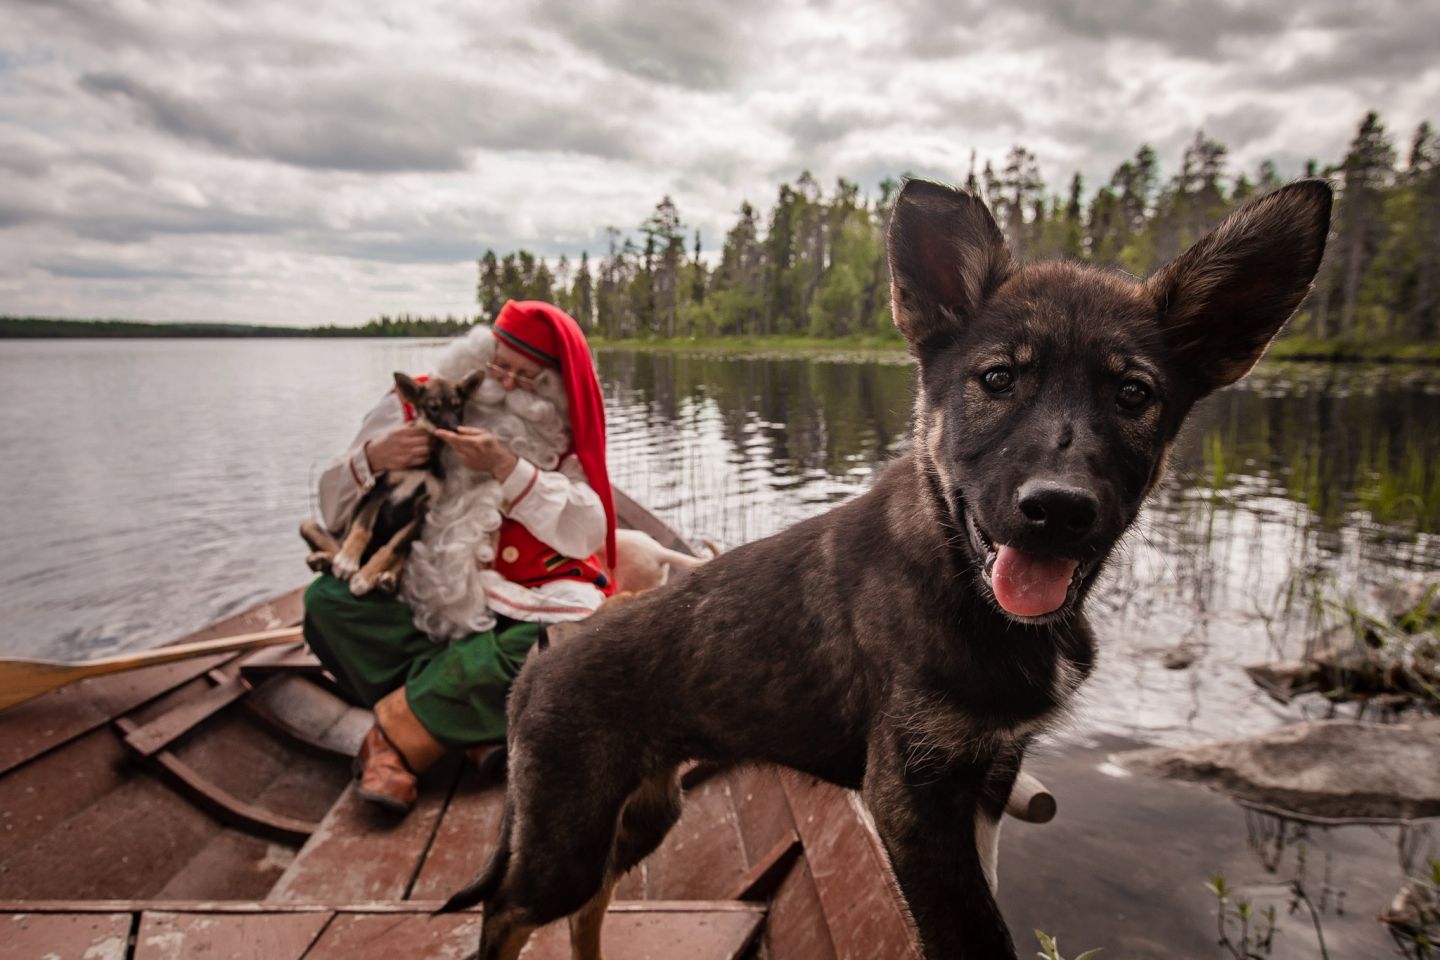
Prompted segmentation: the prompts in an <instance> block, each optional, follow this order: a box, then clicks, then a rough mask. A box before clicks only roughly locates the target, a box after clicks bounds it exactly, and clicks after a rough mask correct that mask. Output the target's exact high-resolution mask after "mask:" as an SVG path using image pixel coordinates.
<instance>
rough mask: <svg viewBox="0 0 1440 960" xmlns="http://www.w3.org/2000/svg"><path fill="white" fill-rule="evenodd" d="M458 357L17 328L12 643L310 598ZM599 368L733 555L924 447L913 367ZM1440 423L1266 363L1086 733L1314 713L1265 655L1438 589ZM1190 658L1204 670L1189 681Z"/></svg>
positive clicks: (648, 357)
mask: <svg viewBox="0 0 1440 960" xmlns="http://www.w3.org/2000/svg"><path fill="white" fill-rule="evenodd" d="M438 349H439V343H438V342H435V341H393V340H348V341H347V340H338V341H337V340H260V341H248V340H91V341H44V342H19V341H7V342H0V383H3V384H4V386H5V388H6V392H7V394H8V395H9V396H10V398H11V412H10V415H9V416H8V417H6V418H4V420H3V421H0V452H3V459H0V504H3V517H4V523H3V529H0V538H3V541H0V542H3V546H4V549H3V551H0V611H3V614H0V616H3V623H4V627H5V631H4V640H3V641H0V649H3V650H4V652H6V653H8V654H12V655H25V656H49V657H59V658H79V657H85V656H92V655H96V654H101V653H109V652H115V651H118V650H129V649H137V648H143V647H149V646H153V645H155V644H157V643H161V642H164V641H167V640H170V639H173V638H174V637H176V636H178V635H180V634H183V633H185V632H186V631H188V630H191V629H194V628H196V627H199V626H202V625H203V624H205V623H208V622H209V621H211V620H214V619H216V618H217V617H221V616H224V615H226V614H228V613H232V612H234V611H236V610H238V609H241V608H243V607H245V606H247V605H249V604H251V603H254V602H256V601H258V600H261V599H263V598H265V597H267V596H271V595H273V594H275V593H278V592H280V591H283V590H285V589H288V588H291V587H294V586H296V585H298V584H300V583H303V582H304V581H305V579H306V577H307V575H308V574H307V571H306V570H305V567H304V565H303V562H302V561H303V556H304V547H303V545H302V543H301V541H300V539H299V537H298V536H297V535H296V532H295V530H296V526H297V524H298V522H299V521H300V519H301V518H302V517H304V516H306V515H308V514H309V513H310V512H311V510H312V509H313V494H312V490H313V486H314V480H315V477H316V475H317V474H318V472H319V471H320V470H321V469H322V468H323V466H324V465H325V463H326V462H327V460H328V459H329V458H331V457H333V456H335V455H336V454H337V453H338V452H339V451H341V450H342V449H344V448H345V446H346V445H347V444H348V442H349V440H350V438H351V436H352V435H353V432H354V430H355V428H356V426H357V425H358V423H359V419H360V416H361V415H362V414H363V412H364V411H365V410H366V409H368V408H369V407H370V406H371V405H372V404H373V403H374V402H375V401H376V400H377V399H378V397H379V396H380V395H381V393H382V392H383V391H384V390H385V389H386V384H387V383H388V382H389V379H390V372H391V371H392V370H396V369H404V370H409V371H414V372H420V371H424V370H426V369H427V368H428V365H429V362H430V360H431V359H432V358H433V357H434V355H435V354H436V352H437V351H438ZM598 363H599V368H600V373H601V380H602V382H603V384H604V389H605V395H606V401H607V405H608V410H609V417H610V451H611V452H610V460H611V470H612V477H613V479H614V482H615V483H616V484H617V485H619V486H620V487H622V488H623V489H625V490H626V491H628V492H629V493H630V494H632V495H633V496H635V497H636V498H637V499H639V500H640V501H641V502H642V503H645V504H647V505H648V506H649V507H650V508H651V509H653V510H654V511H655V512H656V513H657V514H659V515H660V516H661V517H663V518H664V519H665V520H667V521H669V522H670V523H671V524H672V525H674V526H675V527H676V529H678V530H680V531H682V533H684V534H686V535H688V536H691V537H697V538H698V537H701V536H705V537H711V538H713V539H715V540H716V541H718V542H719V543H720V544H721V545H722V546H734V545H736V544H739V543H743V542H746V541H749V540H752V539H755V538H758V537H763V536H765V535H767V534H770V533H773V532H775V531H777V530H779V529H781V528H783V527H785V526H786V525H788V524H790V523H793V522H794V521H796V520H799V519H802V518H804V517H807V516H811V515H813V514H815V513H818V512H820V511H823V510H825V509H826V508H827V507H828V506H829V505H831V504H833V503H835V502H837V501H839V500H842V499H844V498H846V497H849V496H851V495H853V494H855V493H856V492H857V491H860V490H862V489H863V488H864V487H865V485H866V484H867V483H868V482H869V480H870V477H871V476H872V473H873V471H874V469H875V467H876V465H877V464H878V463H880V462H882V461H884V460H886V459H887V458H890V457H893V456H894V455H895V454H896V453H898V452H899V451H901V450H903V449H904V447H905V445H906V443H907V442H908V441H907V425H908V421H909V416H910V400H911V388H912V379H913V368H912V367H911V366H910V365H909V364H908V363H905V362H904V361H903V360H902V359H901V358H899V357H896V358H891V359H888V360H876V359H854V358H851V359H846V358H843V357H837V358H826V359H823V360H818V359H796V358H773V357H772V358H766V357H748V358H734V357H718V356H705V355H695V354H673V353H647V352H637V351H625V350H605V351H601V352H600V353H599V358H598ZM1437 423H1440V371H1436V370H1434V369H1428V370H1427V369H1422V368H1400V367H1394V368H1379V367H1377V368H1355V367H1332V366H1323V365H1311V366H1292V367H1267V368H1263V369H1262V370H1261V371H1259V372H1257V374H1256V375H1254V376H1252V377H1251V378H1250V379H1249V380H1247V381H1246V382H1245V383H1244V384H1242V385H1241V386H1238V387H1235V388H1231V389H1229V390H1227V391H1225V392H1224V393H1222V394H1220V395H1219V396H1217V397H1215V398H1212V399H1211V400H1210V401H1208V402H1207V403H1206V404H1205V405H1204V406H1202V407H1201V408H1200V409H1199V410H1198V411H1197V415H1196V416H1195V417H1194V418H1193V421H1192V423H1191V425H1190V427H1189V429H1188V430H1187V432H1186V434H1185V435H1184V437H1183V439H1182V442H1181V443H1180V444H1179V445H1178V446H1177V449H1176V452H1175V456H1174V460H1173V465H1172V469H1171V471H1170V473H1169V477H1168V479H1167V481H1166V484H1165V486H1164V487H1163V489H1162V490H1161V491H1160V493H1159V495H1158V496H1157V497H1156V498H1155V500H1154V501H1153V503H1152V504H1151V506H1150V507H1149V508H1147V510H1146V512H1145V514H1144V516H1143V518H1142V521H1141V522H1140V524H1139V525H1138V529H1137V530H1136V531H1134V532H1133V533H1132V534H1131V535H1130V537H1129V539H1128V541H1127V543H1126V546H1125V548H1124V551H1123V556H1122V558H1121V559H1120V561H1119V562H1117V563H1115V564H1113V565H1112V569H1111V572H1110V573H1109V574H1108V575H1107V580H1106V582H1105V583H1104V584H1103V585H1102V587H1101V588H1100V589H1098V590H1096V591H1095V593H1094V595H1093V596H1094V598H1095V599H1094V601H1093V602H1092V606H1091V611H1092V617H1093V618H1094V620H1095V621H1096V625H1097V628H1098V631H1099V634H1100V637H1101V639H1102V660H1101V664H1100V669H1099V671H1098V673H1097V675H1096V676H1095V678H1094V679H1093V680H1092V681H1091V683H1089V684H1088V685H1087V687H1086V689H1085V697H1084V705H1083V706H1082V708H1081V711H1080V714H1079V715H1078V717H1077V720H1076V722H1075V724H1074V725H1072V727H1071V728H1070V729H1069V730H1068V731H1067V733H1066V734H1065V736H1067V737H1072V738H1079V739H1082V740H1083V739H1086V738H1091V737H1095V736H1101V735H1119V736H1125V737H1133V738H1136V739H1142V740H1147V741H1152V742H1161V743H1174V742H1187V741H1192V740H1195V739H1201V738H1204V737H1209V736H1216V735H1226V734H1231V733H1234V732H1245V731H1249V730H1256V729H1266V728H1269V727H1272V726H1274V725H1275V724H1276V723H1277V722H1279V721H1281V720H1285V719H1289V718H1292V717H1298V716H1300V715H1301V712H1302V711H1303V710H1305V709H1308V708H1307V707H1305V706H1303V705H1302V706H1300V707H1294V708H1281V707H1279V706H1277V705H1275V704H1273V703H1271V702H1270V701H1269V700H1268V699H1267V698H1265V697H1263V696H1262V695H1260V694H1259V693H1258V692H1256V691H1255V690H1253V689H1252V688H1251V686H1250V684H1249V682H1248V681H1247V680H1246V679H1245V677H1244V675H1243V674H1242V673H1241V667H1242V666H1243V665H1245V664H1247V663H1251V662H1255V661H1259V660H1266V659H1275V658H1278V657H1280V656H1283V655H1286V654H1290V655H1294V654H1295V653H1298V652H1299V651H1300V649H1302V647H1303V644H1304V642H1305V640H1306V638H1307V637H1309V636H1311V635H1312V634H1313V633H1314V630H1315V628H1316V622H1315V617H1316V611H1315V608H1314V603H1313V601H1314V600H1315V599H1316V598H1321V599H1322V600H1324V601H1326V602H1328V601H1332V600H1333V601H1341V600H1346V601H1348V600H1355V601H1358V602H1360V603H1362V604H1365V603H1369V602H1370V601H1369V600H1368V599H1367V598H1369V597H1370V596H1371V594H1372V592H1373V591H1374V590H1375V589H1377V588H1380V587H1383V586H1386V585H1393V584H1397V583H1427V582H1428V583H1433V582H1436V581H1437V580H1440V430H1437V428H1436V424H1437ZM1322 612H1323V611H1322ZM1177 650H1184V651H1185V652H1187V654H1188V655H1190V656H1193V657H1194V663H1193V665H1192V666H1190V667H1189V668H1188V669H1184V670H1170V669H1167V668H1166V667H1165V665H1164V662H1165V660H1166V658H1167V656H1168V655H1170V654H1171V653H1173V652H1175V651H1177Z"/></svg>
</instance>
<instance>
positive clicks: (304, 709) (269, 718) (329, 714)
mask: <svg viewBox="0 0 1440 960" xmlns="http://www.w3.org/2000/svg"><path fill="white" fill-rule="evenodd" d="M246 666H248V664H246ZM241 673H242V675H244V676H246V677H249V676H250V675H251V674H250V673H249V671H248V670H246V669H245V667H244V666H242V667H241ZM245 706H246V707H247V708H249V709H250V710H252V711H253V712H254V713H255V714H256V715H257V716H259V717H261V718H262V719H264V720H265V722H266V723H268V724H270V725H271V726H272V727H274V728H275V729H277V730H279V731H281V732H282V733H284V734H285V735H286V736H287V737H289V738H291V739H292V740H295V741H296V742H297V743H301V744H304V745H305V746H306V747H307V748H309V749H311V750H314V751H317V752H319V753H330V754H338V755H340V756H344V757H353V756H355V754H356V753H358V752H359V750H360V741H361V740H363V739H364V738H365V734H366V733H367V732H368V731H369V730H370V726H371V724H373V723H374V722H375V715H374V714H372V713H371V712H370V711H369V710H363V709H361V708H360V707H357V706H355V705H353V704H351V703H347V702H346V701H345V700H343V699H341V698H340V697H338V696H336V695H335V694H334V693H332V692H331V691H330V690H328V689H326V688H325V687H322V686H319V685H318V684H316V683H313V682H311V681H310V680H309V679H307V678H305V677H303V676H298V675H294V674H290V675H276V676H271V677H270V678H269V679H266V680H264V681H263V682H261V683H259V684H258V685H257V686H256V687H255V689H254V690H253V691H252V692H251V694H250V696H248V697H246V698H245Z"/></svg>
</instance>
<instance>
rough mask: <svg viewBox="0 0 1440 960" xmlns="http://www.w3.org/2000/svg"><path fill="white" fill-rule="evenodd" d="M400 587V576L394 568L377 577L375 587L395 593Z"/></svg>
mask: <svg viewBox="0 0 1440 960" xmlns="http://www.w3.org/2000/svg"><path fill="white" fill-rule="evenodd" d="M399 588H400V577H399V576H398V575H397V574H396V573H395V571H394V570H386V571H385V572H384V573H382V574H380V576H378V577H376V578H375V589H376V590H382V591H384V592H385V593H394V592H395V591H396V590H398V589H399Z"/></svg>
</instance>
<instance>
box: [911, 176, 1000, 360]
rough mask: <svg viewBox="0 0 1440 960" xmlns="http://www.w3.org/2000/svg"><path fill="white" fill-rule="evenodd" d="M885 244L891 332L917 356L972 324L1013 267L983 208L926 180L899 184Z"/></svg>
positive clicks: (993, 224) (954, 192) (960, 192)
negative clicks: (937, 340)
mask: <svg viewBox="0 0 1440 960" xmlns="http://www.w3.org/2000/svg"><path fill="white" fill-rule="evenodd" d="M886 242H887V246H888V247H889V256H890V304H891V310H892V311H893V313H894V316H895V326H896V327H898V328H899V329H900V332H901V333H902V334H904V336H905V339H906V340H907V341H909V344H910V352H911V353H913V354H915V355H916V356H919V355H920V354H921V353H922V352H923V347H924V345H925V343H926V342H927V341H929V340H932V339H934V338H936V337H938V336H941V335H943V334H946V333H948V332H952V331H954V330H955V329H956V328H957V327H958V326H959V325H960V324H963V323H964V322H965V321H966V320H969V319H970V318H972V317H973V316H974V315H975V313H976V311H978V310H979V308H980V305H981V304H982V303H984V302H985V299H986V298H987V297H989V296H990V294H991V293H993V292H994V291H995V289H996V288H997V287H998V286H1000V284H1001V283H1003V282H1004V281H1005V278H1006V277H1008V276H1009V275H1010V273H1011V271H1012V269H1013V267H1012V264H1011V261H1010V251H1009V250H1007V249H1006V247H1005V237H1004V235H1003V234H1001V232H1000V228H999V227H998V226H996V225H995V219H994V218H993V217H991V216H990V211H989V210H987V209H985V204H984V203H982V202H981V201H980V200H979V199H977V198H975V197H972V196H971V195H970V194H968V193H965V192H963V191H961V190H955V189H953V188H951V187H947V186H944V185H942V184H939V183H931V182H930V181H928V180H910V181H907V182H906V184H905V187H904V189H902V190H901V191H900V196H898V197H897V198H896V199H895V208H894V211H893V212H892V213H891V215H890V232H889V236H888V237H887V241H886Z"/></svg>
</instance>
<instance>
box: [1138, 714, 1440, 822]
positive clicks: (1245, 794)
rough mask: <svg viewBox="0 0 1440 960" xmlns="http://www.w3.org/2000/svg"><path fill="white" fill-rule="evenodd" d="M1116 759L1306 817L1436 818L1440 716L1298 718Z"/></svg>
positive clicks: (1439, 799) (1439, 794)
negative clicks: (1259, 730)
mask: <svg viewBox="0 0 1440 960" xmlns="http://www.w3.org/2000/svg"><path fill="white" fill-rule="evenodd" d="M1116 760H1117V761H1118V762H1119V763H1121V764H1122V765H1124V766H1126V767H1128V768H1130V769H1135V770H1144V771H1147V772H1151V773H1158V774H1161V775H1163V776H1167V777H1173V778H1175V779H1180V780H1193V781H1196V782H1199V783H1207V784H1210V785H1211V786H1213V787H1215V788H1217V789H1219V790H1221V791H1223V792H1225V793H1228V794H1230V795H1231V796H1233V797H1235V798H1237V799H1239V800H1244V801H1248V802H1251V803H1259V804H1265V805H1266V806H1271V807H1279V808H1282V809H1284V810H1290V811H1294V812H1295V813H1299V814H1303V815H1307V816H1312V817H1325V818H1343V817H1375V818H1389V819H1403V820H1409V819H1415V818H1418V817H1435V816H1440V719H1427V720H1419V721H1414V722H1410V723H1394V724H1378V723H1357V722H1354V721H1344V720H1325V721H1317V722H1314V723H1299V724H1295V725H1294V726H1290V727H1285V728H1283V729H1280V730H1276V731H1274V732H1272V733H1267V734H1262V735H1260V736H1256V737H1247V738H1244V739H1241V740H1217V741H1213V742H1211V743H1203V744H1199V745H1197V746H1193V747H1181V748H1178V749H1168V748H1161V749H1151V750H1136V751H1132V752H1130V753H1122V754H1119V755H1118V756H1117V757H1116Z"/></svg>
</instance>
